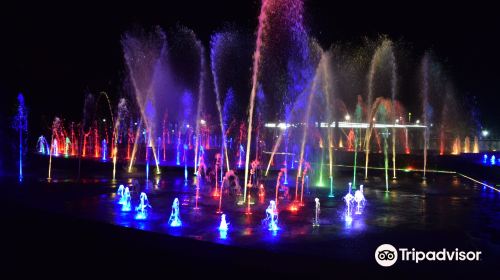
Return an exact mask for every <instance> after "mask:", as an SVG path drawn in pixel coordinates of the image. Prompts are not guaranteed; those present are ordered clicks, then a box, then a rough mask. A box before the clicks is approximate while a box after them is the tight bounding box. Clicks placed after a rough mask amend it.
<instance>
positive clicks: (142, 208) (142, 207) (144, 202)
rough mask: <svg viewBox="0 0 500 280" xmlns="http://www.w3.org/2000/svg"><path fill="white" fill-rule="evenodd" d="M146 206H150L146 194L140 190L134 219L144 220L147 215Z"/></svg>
mask: <svg viewBox="0 0 500 280" xmlns="http://www.w3.org/2000/svg"><path fill="white" fill-rule="evenodd" d="M148 208H152V207H151V205H149V201H148V196H147V195H146V193H144V192H141V196H140V203H139V205H138V206H137V207H135V211H137V214H136V215H135V219H136V220H145V219H146V218H147V217H148Z"/></svg>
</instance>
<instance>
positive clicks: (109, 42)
mask: <svg viewBox="0 0 500 280" xmlns="http://www.w3.org/2000/svg"><path fill="white" fill-rule="evenodd" d="M70 2H72V1H66V2H64V3H65V4H61V3H53V4H50V3H47V2H45V1H39V3H37V4H27V3H23V4H16V6H13V7H12V6H11V7H1V8H0V34H1V36H2V37H1V38H2V40H1V41H0V50H1V52H0V54H1V55H2V59H1V60H0V68H1V73H0V92H1V96H3V97H5V98H4V101H2V102H1V103H2V104H1V105H0V106H1V108H2V112H3V114H2V116H1V117H2V118H5V117H6V115H8V113H9V112H10V111H11V110H12V109H13V107H14V106H13V104H14V103H15V96H16V95H17V92H19V91H22V92H23V93H25V96H26V99H27V102H28V105H29V107H30V110H31V118H32V121H33V122H35V123H36V125H37V126H41V125H43V123H44V120H45V119H51V118H52V117H53V116H54V114H56V113H57V114H59V113H60V114H62V115H64V116H72V115H75V114H77V116H75V119H76V118H78V117H79V115H80V114H81V108H82V103H83V98H84V97H83V96H84V92H85V90H90V91H93V92H97V91H101V90H105V91H108V92H111V93H113V92H116V91H117V90H118V88H119V87H120V81H121V79H122V77H123V71H124V69H123V65H122V52H121V48H120V36H121V35H122V34H123V32H125V31H127V30H129V29H130V28H131V27H133V26H134V25H139V26H151V25H160V26H162V27H164V28H166V29H168V28H170V27H172V26H174V25H175V24H176V23H180V24H182V25H185V26H187V27H189V28H191V29H193V30H194V31H195V32H196V33H197V35H198V36H199V38H200V39H201V40H202V41H203V43H204V44H205V46H206V47H207V46H208V42H209V38H210V35H211V34H212V33H213V32H215V31H217V30H220V29H221V28H222V27H224V25H227V24H234V25H236V26H238V27H239V28H240V29H241V30H242V31H244V32H247V33H249V34H252V33H253V32H255V30H256V28H257V16H258V13H259V9H260V1H255V0H254V1H243V0H233V1H217V0H213V1H189V0H182V1H176V2H170V1H162V2H160V3H154V4H153V3H146V2H145V1H134V3H133V4H125V1H123V2H124V3H114V4H97V3H91V2H82V3H79V4H75V3H71V4H70ZM102 2H104V1H102ZM334 2H336V1H312V0H309V1H307V0H306V1H305V13H306V25H307V28H308V29H309V31H310V33H311V34H312V35H313V36H315V37H316V38H318V40H319V41H320V43H321V44H322V45H323V46H329V45H330V44H332V43H335V42H345V41H356V40H360V38H362V37H363V36H370V37H376V36H377V35H379V34H387V35H388V36H389V37H390V38H391V39H394V40H404V41H405V42H407V43H409V44H410V45H411V46H412V48H414V49H415V50H416V52H423V51H424V50H426V49H433V50H434V52H435V53H436V55H437V57H439V58H440V59H441V60H442V61H444V63H445V65H446V67H447V69H449V70H450V73H451V75H452V76H453V78H454V80H455V82H456V86H457V88H458V90H459V92H460V93H462V94H468V95H470V96H476V97H477V102H478V108H479V109H480V111H481V117H482V122H483V123H484V125H485V126H486V127H487V128H489V129H494V130H496V131H497V132H498V131H500V125H499V123H500V114H499V113H497V111H496V110H497V107H498V104H499V102H498V101H499V99H500V98H499V97H497V95H498V93H500V83H498V80H499V79H498V77H500V70H499V65H500V53H499V52H500V43H499V42H500V40H499V36H500V17H498V15H497V14H495V13H497V9H495V8H494V7H493V6H488V5H486V4H482V3H480V2H478V1H474V2H471V3H468V4H467V5H464V4H458V3H457V2H458V1H455V2H451V1H450V2H449V3H446V2H440V3H438V2H437V1H432V2H431V1H429V2H426V1H418V2H413V3H412V2H408V1H399V2H398V3H399V4H394V3H389V2H385V3H383V2H381V1H370V2H368V3H371V4H367V3H363V2H355V1H342V4H339V3H334ZM346 2H349V4H347V3H346ZM375 2H376V3H375ZM2 5H3V4H2ZM248 78H249V79H250V77H248Z"/></svg>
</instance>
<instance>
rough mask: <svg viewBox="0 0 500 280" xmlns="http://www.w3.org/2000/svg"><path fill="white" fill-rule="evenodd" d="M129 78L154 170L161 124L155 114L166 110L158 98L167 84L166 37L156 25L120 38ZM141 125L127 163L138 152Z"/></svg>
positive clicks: (157, 162) (131, 160)
mask: <svg viewBox="0 0 500 280" xmlns="http://www.w3.org/2000/svg"><path fill="white" fill-rule="evenodd" d="M121 44H122V48H123V54H124V59H125V63H126V66H127V70H128V78H129V81H130V84H131V88H132V92H133V95H134V97H135V101H136V104H137V106H138V108H139V111H140V115H141V119H140V121H141V123H142V125H144V127H145V130H146V131H147V132H148V133H149V135H148V136H149V138H148V141H147V142H146V148H148V146H149V147H151V148H152V149H153V155H154V158H155V162H156V170H157V173H158V172H159V159H158V158H157V153H156V151H155V150H156V145H155V144H154V143H153V142H154V140H155V139H156V136H157V133H158V131H157V129H158V128H159V127H160V126H159V125H158V124H157V123H158V118H159V117H161V116H163V115H164V114H162V112H163V111H164V110H166V109H165V108H164V107H165V106H164V104H163V103H162V102H159V100H160V98H162V94H164V93H165V91H166V84H168V81H167V78H168V69H167V66H166V55H167V40H166V35H165V33H164V32H163V31H162V30H161V29H160V28H159V27H157V28H156V29H155V30H154V31H153V32H149V33H146V32H140V31H139V32H135V33H134V32H128V33H125V34H124V35H123V37H122V40H121ZM139 133H140V126H139V128H138V130H137V133H136V138H135V139H136V141H135V142H134V147H133V150H132V155H131V159H130V164H129V172H131V169H132V164H133V162H134V160H135V156H136V153H137V145H138V143H139V141H138V139H139Z"/></svg>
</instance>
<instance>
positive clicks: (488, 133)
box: [481, 129, 490, 137]
mask: <svg viewBox="0 0 500 280" xmlns="http://www.w3.org/2000/svg"><path fill="white" fill-rule="evenodd" d="M481 135H483V137H488V135H490V132H489V131H488V130H486V129H484V130H483V131H481Z"/></svg>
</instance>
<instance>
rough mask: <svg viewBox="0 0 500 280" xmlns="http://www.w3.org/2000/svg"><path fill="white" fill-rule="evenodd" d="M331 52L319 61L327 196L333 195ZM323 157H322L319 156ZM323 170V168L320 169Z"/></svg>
mask: <svg viewBox="0 0 500 280" xmlns="http://www.w3.org/2000/svg"><path fill="white" fill-rule="evenodd" d="M331 59H332V58H331V53H330V52H326V53H325V54H324V56H323V57H322V61H323V63H321V61H320V65H322V67H323V69H322V70H323V71H322V77H323V94H324V95H325V100H326V105H327V108H326V110H327V116H326V117H327V124H328V128H327V129H328V131H327V137H328V160H329V164H328V171H329V172H328V176H329V177H328V178H329V183H330V193H329V194H328V197H335V195H334V194H333V156H334V154H333V127H332V124H333V112H332V111H333V109H332V108H334V106H333V104H331V103H332V100H331V99H334V98H331V96H330V94H331V92H332V86H331V83H332V81H331V75H330V68H331V65H330V63H331ZM321 159H323V157H322V158H321ZM321 170H323V169H321Z"/></svg>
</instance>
